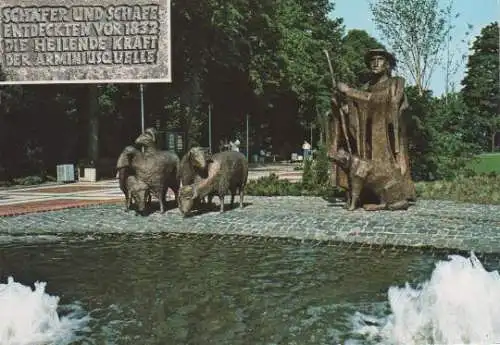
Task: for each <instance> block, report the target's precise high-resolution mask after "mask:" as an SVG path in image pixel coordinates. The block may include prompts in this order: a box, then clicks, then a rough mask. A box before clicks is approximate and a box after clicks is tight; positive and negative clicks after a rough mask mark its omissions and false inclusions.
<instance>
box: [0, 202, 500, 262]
mask: <svg viewBox="0 0 500 345" xmlns="http://www.w3.org/2000/svg"><path fill="white" fill-rule="evenodd" d="M236 199H238V198H236ZM226 200H227V199H226ZM245 203H246V204H247V205H246V207H245V208H243V209H239V208H235V209H232V210H227V211H226V212H225V213H223V214H219V213H218V212H217V211H212V212H206V213H202V214H197V215H194V216H192V217H187V218H182V216H181V215H180V213H179V211H178V210H177V209H170V210H169V211H168V212H167V213H166V214H160V213H159V212H154V213H152V214H150V215H149V216H147V217H141V216H136V215H135V214H134V212H129V213H126V212H124V210H123V206H122V205H102V206H91V207H86V208H78V209H68V210H62V211H53V212H45V213H37V214H27V215H21V216H13V217H4V218H0V238H4V239H5V240H7V239H13V238H16V237H17V236H21V237H26V236H30V235H35V236H38V235H43V236H44V237H45V238H51V236H60V235H65V234H87V235H89V236H91V235H92V234H99V233H102V234H104V233H107V234H108V233H136V234H147V233H160V232H175V233H203V234H220V235H249V236H266V237H281V238H294V239H303V240H316V241H334V242H347V243H362V244H366V245H369V246H373V245H386V246H415V247H433V248H450V249H459V250H474V251H476V252H482V253H500V206H498V205H497V206H495V205H476V204H463V203H454V202H448V201H430V200H419V201H418V202H417V203H416V204H415V205H413V206H412V207H411V208H410V209H409V210H407V211H395V212H391V211H379V212H367V211H364V210H357V211H354V212H348V211H346V210H344V209H343V208H342V207H341V204H338V203H337V204H333V203H329V202H328V201H326V200H323V199H321V198H315V197H273V198H266V197H247V198H245ZM170 206H171V207H173V204H172V203H171V204H170ZM228 206H229V205H227V206H226V209H228V208H229V207H228Z"/></svg>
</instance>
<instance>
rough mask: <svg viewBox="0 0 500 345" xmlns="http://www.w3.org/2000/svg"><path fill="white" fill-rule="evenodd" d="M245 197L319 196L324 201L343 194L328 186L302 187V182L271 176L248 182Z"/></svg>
mask: <svg viewBox="0 0 500 345" xmlns="http://www.w3.org/2000/svg"><path fill="white" fill-rule="evenodd" d="M245 193H246V194H247V195H257V196H320V197H323V198H325V199H332V198H336V197H342V196H343V195H344V193H343V192H342V191H341V190H340V189H338V188H335V187H331V186H328V185H313V184H312V183H310V184H309V185H307V186H306V185H304V183H302V182H290V181H288V180H284V179H283V180H282V179H279V178H278V175H276V174H271V175H269V176H266V177H261V178H259V179H258V180H252V181H249V182H248V183H247V185H246V188H245Z"/></svg>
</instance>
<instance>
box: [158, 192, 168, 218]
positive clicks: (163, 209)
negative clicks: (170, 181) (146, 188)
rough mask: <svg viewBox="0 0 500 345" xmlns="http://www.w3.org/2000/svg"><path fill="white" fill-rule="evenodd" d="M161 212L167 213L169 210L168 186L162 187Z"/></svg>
mask: <svg viewBox="0 0 500 345" xmlns="http://www.w3.org/2000/svg"><path fill="white" fill-rule="evenodd" d="M159 196H160V197H159V198H158V199H160V213H165V212H166V211H167V205H166V204H167V199H166V197H167V187H166V186H161V188H160V195H159Z"/></svg>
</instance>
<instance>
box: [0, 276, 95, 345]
mask: <svg viewBox="0 0 500 345" xmlns="http://www.w3.org/2000/svg"><path fill="white" fill-rule="evenodd" d="M45 286H46V283H45V282H36V283H35V289H34V290H32V289H31V287H29V286H25V285H23V284H20V283H17V282H15V281H14V279H13V278H12V277H9V278H8V280H7V284H0V344H1V345H42V344H43V345H45V344H69V343H71V342H72V341H74V340H76V334H75V332H76V331H77V330H79V329H81V328H82V327H84V326H85V324H86V323H87V321H88V316H79V315H77V314H79V313H78V312H77V310H76V308H73V310H72V311H70V313H69V314H68V315H66V316H63V317H59V315H58V314H57V307H58V303H59V297H57V296H50V295H48V294H46V293H45Z"/></svg>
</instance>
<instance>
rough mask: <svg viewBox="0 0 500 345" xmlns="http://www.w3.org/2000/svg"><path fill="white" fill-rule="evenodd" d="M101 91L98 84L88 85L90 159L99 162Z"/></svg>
mask: <svg viewBox="0 0 500 345" xmlns="http://www.w3.org/2000/svg"><path fill="white" fill-rule="evenodd" d="M98 96H99V92H98V88H97V85H95V84H92V85H89V86H88V109H87V111H88V119H89V127H88V131H89V132H88V134H89V142H88V159H89V160H91V161H93V162H94V164H96V163H97V160H98V159H99V103H98V100H97V98H98Z"/></svg>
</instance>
